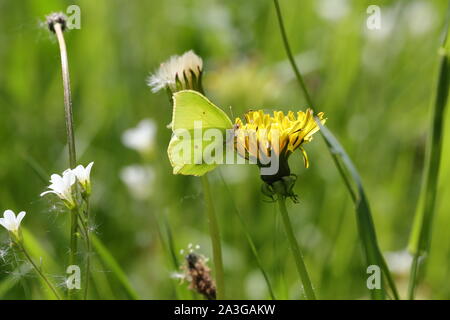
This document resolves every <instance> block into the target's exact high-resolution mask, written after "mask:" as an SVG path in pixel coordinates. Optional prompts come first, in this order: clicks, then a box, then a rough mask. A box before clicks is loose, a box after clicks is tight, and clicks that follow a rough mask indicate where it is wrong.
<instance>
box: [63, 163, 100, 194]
mask: <svg viewBox="0 0 450 320" xmlns="http://www.w3.org/2000/svg"><path fill="white" fill-rule="evenodd" d="M93 165H94V162H91V163H89V164H88V165H87V166H86V168H85V167H83V166H82V165H81V164H80V165H78V166H77V167H76V168H75V169H72V174H73V175H75V177H76V178H77V180H78V182H79V183H80V184H81V186H82V187H83V189H84V191H85V192H86V193H87V194H88V195H89V194H90V193H91V178H90V176H91V169H92V166H93ZM69 170H70V169H67V170H66V171H69ZM66 171H65V172H66Z"/></svg>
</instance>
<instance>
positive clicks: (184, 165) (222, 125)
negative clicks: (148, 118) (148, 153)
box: [167, 90, 233, 176]
mask: <svg viewBox="0 0 450 320" xmlns="http://www.w3.org/2000/svg"><path fill="white" fill-rule="evenodd" d="M173 98H174V99H173V100H174V108H173V117H172V130H173V131H174V135H173V136H172V139H171V140H170V143H169V147H168V150H167V152H168V155H169V160H170V163H171V165H172V167H173V173H174V174H183V175H194V176H202V175H204V174H205V173H207V172H208V171H211V170H213V169H214V168H215V167H217V163H211V164H208V163H206V162H205V161H204V159H203V158H202V157H203V154H204V151H205V149H206V148H210V149H211V148H214V147H218V149H220V147H221V146H220V145H219V144H221V145H222V146H223V144H224V143H225V138H224V137H225V132H226V129H231V128H232V127H233V124H232V123H231V120H230V119H229V118H228V116H227V115H226V113H225V112H223V111H222V110H221V109H220V108H218V107H217V106H215V105H214V104H213V103H212V102H211V101H209V100H208V99H207V98H206V97H205V96H203V95H202V94H200V93H198V92H196V91H192V90H183V91H179V92H177V93H175V94H174V96H173ZM196 122H197V123H196ZM199 125H200V126H201V128H200V129H199V128H198V126H199ZM207 129H216V130H220V131H221V138H222V139H214V140H213V141H212V142H207V141H204V140H203V133H204V130H207ZM196 130H198V131H197V132H196ZM195 133H198V134H197V135H196V134H195ZM222 150H223V149H222ZM196 151H201V152H196Z"/></svg>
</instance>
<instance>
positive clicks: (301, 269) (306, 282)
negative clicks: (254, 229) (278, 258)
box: [278, 196, 316, 300]
mask: <svg viewBox="0 0 450 320" xmlns="http://www.w3.org/2000/svg"><path fill="white" fill-rule="evenodd" d="M278 206H279V208H280V213H281V217H282V218H283V224H284V228H285V229H286V234H287V237H288V240H289V246H290V247H291V250H292V254H293V255H294V260H295V263H296V265H297V271H298V274H299V276H300V279H301V280H302V283H303V288H304V289H305V295H306V298H307V299H308V300H316V295H315V294H314V289H313V287H312V284H311V279H310V278H309V275H308V271H307V270H306V265H305V261H303V257H302V253H301V251H300V247H299V245H298V243H297V240H296V239H295V235H294V231H293V229H292V224H291V220H290V219H289V214H288V212H287V209H286V198H285V197H283V196H279V197H278Z"/></svg>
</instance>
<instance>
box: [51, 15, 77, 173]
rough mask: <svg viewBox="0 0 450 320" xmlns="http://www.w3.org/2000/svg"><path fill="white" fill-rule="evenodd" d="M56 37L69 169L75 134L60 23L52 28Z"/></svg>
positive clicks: (74, 162)
mask: <svg viewBox="0 0 450 320" xmlns="http://www.w3.org/2000/svg"><path fill="white" fill-rule="evenodd" d="M53 28H54V30H55V34H56V37H57V39H58V43H59V51H60V53H61V70H62V79H63V86H64V111H65V119H66V133H67V145H68V148H69V164H70V167H71V168H75V166H76V163H77V156H76V151H75V134H74V130H73V112H72V94H71V90H70V74H69V62H68V59H67V49H66V42H65V41H64V34H63V30H62V26H61V24H60V23H55V24H54V26H53Z"/></svg>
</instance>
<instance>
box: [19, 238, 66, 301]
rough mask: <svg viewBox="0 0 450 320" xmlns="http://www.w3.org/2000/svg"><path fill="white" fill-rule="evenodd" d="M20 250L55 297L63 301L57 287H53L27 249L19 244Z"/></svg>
mask: <svg viewBox="0 0 450 320" xmlns="http://www.w3.org/2000/svg"><path fill="white" fill-rule="evenodd" d="M19 246H20V249H21V250H22V252H23V254H24V255H25V257H26V258H27V260H28V261H29V262H30V263H31V265H32V266H33V268H34V270H36V272H37V274H38V275H39V276H40V277H41V278H42V280H44V282H45V283H46V284H47V286H48V287H49V289H50V290H51V291H52V292H53V294H54V295H55V297H56V298H57V299H58V300H61V297H60V296H59V294H58V291H56V289H55V287H54V286H53V285H52V283H51V282H50V281H49V280H48V278H47V277H46V276H45V274H44V273H43V272H42V271H41V270H40V269H39V268H38V266H37V265H36V264H35V263H34V261H33V259H31V257H30V255H29V254H28V252H27V250H26V249H25V247H24V246H23V245H22V244H20V243H19Z"/></svg>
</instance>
